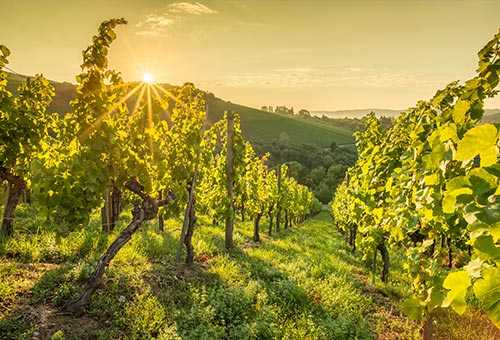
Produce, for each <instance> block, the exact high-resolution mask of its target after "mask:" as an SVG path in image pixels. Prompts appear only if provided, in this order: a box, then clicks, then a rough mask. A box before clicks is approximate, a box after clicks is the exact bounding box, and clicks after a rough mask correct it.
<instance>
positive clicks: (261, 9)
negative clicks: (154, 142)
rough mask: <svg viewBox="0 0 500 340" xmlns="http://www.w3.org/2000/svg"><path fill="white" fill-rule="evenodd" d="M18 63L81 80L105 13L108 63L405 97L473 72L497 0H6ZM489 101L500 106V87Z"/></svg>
mask: <svg viewBox="0 0 500 340" xmlns="http://www.w3.org/2000/svg"><path fill="white" fill-rule="evenodd" d="M0 1H1V5H0V44H3V45H6V46H7V47H9V49H10V50H11V52H12V55H11V57H10V64H9V65H8V66H9V67H10V68H11V69H13V70H15V71H16V72H18V73H22V74H35V73H43V74H44V75H45V76H46V77H48V78H50V79H54V80H59V81H70V82H75V75H77V74H78V73H79V71H80V67H79V65H80V64H81V61H82V58H81V51H82V50H84V49H85V48H86V47H87V46H88V45H89V44H90V41H91V37H92V35H94V34H95V33H96V32H97V27H98V25H99V24H100V22H102V21H104V20H107V19H110V18H119V17H124V18H125V19H127V20H128V21H129V24H128V25H127V26H124V27H119V28H117V34H118V39H117V40H116V41H115V42H114V43H113V45H112V46H111V52H110V61H111V67H113V68H114V69H116V70H118V71H121V72H122V74H123V76H124V78H125V80H140V79H141V78H142V74H143V73H145V72H148V73H151V74H152V75H153V76H154V77H155V81H156V82H168V83H171V84H182V83H183V82H186V81H191V82H194V83H195V85H196V86H198V87H200V88H202V89H204V90H207V91H211V92H213V93H214V94H215V95H217V96H219V97H221V98H224V99H226V100H230V101H232V102H235V103H240V104H244V105H248V106H252V107H260V106H263V105H272V106H276V105H286V106H292V107H294V108H295V109H296V111H298V110H299V109H301V108H306V109H309V110H340V109H360V108H387V109H405V108H407V107H409V106H413V105H415V103H416V102H417V101H418V100H420V99H428V98H430V97H431V96H432V95H433V94H434V93H435V92H436V90H438V89H440V88H442V87H444V86H445V85H446V84H447V83H449V82H451V81H454V80H461V81H464V80H466V79H468V78H470V77H472V76H473V75H474V70H475V69H476V65H477V52H478V51H479V49H480V48H481V47H482V46H483V45H484V44H485V43H486V42H487V41H488V40H489V39H490V38H492V37H493V35H494V34H495V33H497V32H498V29H499V27H500V0H420V1H413V0H397V1H396V0H390V1H389V0H371V1H362V0H342V1H341V0H330V1H327V0H309V1H298V0H289V1H285V0H249V1H236V0H214V1H209V0H200V1H199V2H197V1H194V2H188V1H186V2H182V1H165V0H141V1H137V0H85V1H79V0H74V1H67V0H66V1H62V0H43V1H42V0H0ZM486 107H488V108H500V98H496V99H493V100H489V101H488V102H487V103H486Z"/></svg>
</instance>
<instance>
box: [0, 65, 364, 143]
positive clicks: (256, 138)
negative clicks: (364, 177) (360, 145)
mask: <svg viewBox="0 0 500 340" xmlns="http://www.w3.org/2000/svg"><path fill="white" fill-rule="evenodd" d="M7 75H8V81H9V83H8V86H7V88H8V89H9V90H10V91H11V92H15V91H16V89H17V87H18V86H19V85H20V84H21V83H22V82H24V80H25V79H26V78H27V77H26V76H24V75H18V74H13V73H7ZM51 83H52V85H53V86H54V88H55V93H56V95H55V97H54V100H53V102H52V103H51V105H50V106H49V108H48V111H49V112H50V113H53V112H58V113H66V112H69V111H70V110H71V106H70V105H69V102H70V101H71V100H73V99H74V98H75V88H76V86H75V85H74V84H71V83H68V82H64V83H60V82H57V81H51ZM158 86H162V87H164V88H170V87H171V85H167V84H163V85H158ZM205 99H206V102H207V104H208V106H209V113H208V121H209V122H216V121H218V120H220V119H221V118H222V117H223V115H224V111H227V110H232V111H234V112H235V113H238V114H239V115H240V117H241V130H242V133H243V136H244V137H245V139H246V140H249V141H251V142H262V143H271V142H273V141H279V140H281V141H282V142H286V143H289V144H294V145H302V144H310V145H320V146H325V147H326V146H329V145H330V144H331V142H335V143H336V144H337V145H346V144H353V143H354V138H353V137H352V132H351V131H348V130H346V129H343V128H339V127H334V126H330V125H328V124H324V123H317V122H311V121H306V120H303V119H299V118H294V117H286V116H282V115H279V114H275V113H270V112H266V111H261V110H258V109H253V108H250V107H247V106H243V105H238V104H234V103H231V102H229V101H224V100H222V99H220V98H217V97H215V96H214V95H212V94H209V93H207V94H206V96H205ZM131 102H134V99H131ZM131 106H132V105H131Z"/></svg>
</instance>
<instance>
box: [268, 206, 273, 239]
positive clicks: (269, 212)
mask: <svg viewBox="0 0 500 340" xmlns="http://www.w3.org/2000/svg"><path fill="white" fill-rule="evenodd" d="M267 215H268V216H269V232H268V234H269V236H272V234H273V218H274V215H273V208H270V209H269V211H268V213H267Z"/></svg>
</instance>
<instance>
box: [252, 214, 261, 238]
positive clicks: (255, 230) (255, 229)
mask: <svg viewBox="0 0 500 340" xmlns="http://www.w3.org/2000/svg"><path fill="white" fill-rule="evenodd" d="M261 218H262V213H260V214H258V215H257V216H256V217H255V219H254V220H253V241H254V242H260V235H259V223H260V219H261Z"/></svg>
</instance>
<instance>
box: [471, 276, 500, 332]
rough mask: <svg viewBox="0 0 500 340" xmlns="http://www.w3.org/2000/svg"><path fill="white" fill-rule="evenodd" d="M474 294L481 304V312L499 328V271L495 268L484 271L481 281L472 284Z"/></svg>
mask: <svg viewBox="0 0 500 340" xmlns="http://www.w3.org/2000/svg"><path fill="white" fill-rule="evenodd" d="M474 293H475V294H476V296H477V298H478V299H479V300H481V301H482V303H483V305H482V310H483V311H484V312H485V313H486V315H488V317H489V318H490V319H491V321H492V322H493V323H494V324H495V326H497V327H498V328H500V270H499V269H498V268H496V267H490V268H486V269H484V270H483V272H482V279H479V280H477V281H476V282H475V283H474Z"/></svg>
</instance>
